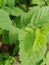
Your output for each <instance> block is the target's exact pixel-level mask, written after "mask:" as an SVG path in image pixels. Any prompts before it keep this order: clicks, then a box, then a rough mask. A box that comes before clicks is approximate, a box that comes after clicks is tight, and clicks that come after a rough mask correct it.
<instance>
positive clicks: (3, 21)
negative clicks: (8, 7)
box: [0, 9, 12, 30]
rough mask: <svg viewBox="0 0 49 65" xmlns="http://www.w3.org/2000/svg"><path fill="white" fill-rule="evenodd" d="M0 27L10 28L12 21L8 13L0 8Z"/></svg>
mask: <svg viewBox="0 0 49 65" xmlns="http://www.w3.org/2000/svg"><path fill="white" fill-rule="evenodd" d="M0 28H2V29H6V30H10V29H11V28H12V21H11V20H10V18H9V15H8V13H7V12H6V11H5V10H3V9H0Z"/></svg>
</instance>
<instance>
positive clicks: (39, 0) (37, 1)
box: [32, 0, 45, 6]
mask: <svg viewBox="0 0 49 65" xmlns="http://www.w3.org/2000/svg"><path fill="white" fill-rule="evenodd" d="M32 4H38V5H39V6H42V5H44V4H45V1H44V0H32Z"/></svg>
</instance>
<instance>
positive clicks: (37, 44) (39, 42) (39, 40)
mask: <svg viewBox="0 0 49 65" xmlns="http://www.w3.org/2000/svg"><path fill="white" fill-rule="evenodd" d="M45 44H46V37H45V35H44V34H43V33H41V31H40V29H37V30H36V38H35V41H34V45H33V50H39V49H40V48H41V47H42V46H44V45H45Z"/></svg>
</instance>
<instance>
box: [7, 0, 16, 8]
mask: <svg viewBox="0 0 49 65" xmlns="http://www.w3.org/2000/svg"><path fill="white" fill-rule="evenodd" d="M6 4H7V5H8V6H9V7H12V8H13V7H14V6H15V1H14V0H6Z"/></svg>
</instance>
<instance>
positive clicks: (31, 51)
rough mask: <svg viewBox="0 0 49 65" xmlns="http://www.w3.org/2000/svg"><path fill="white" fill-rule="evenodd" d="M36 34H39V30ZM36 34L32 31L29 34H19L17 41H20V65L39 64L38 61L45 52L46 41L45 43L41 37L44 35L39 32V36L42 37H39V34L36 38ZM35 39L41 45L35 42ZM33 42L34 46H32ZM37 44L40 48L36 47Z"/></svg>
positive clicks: (23, 32)
mask: <svg viewBox="0 0 49 65" xmlns="http://www.w3.org/2000/svg"><path fill="white" fill-rule="evenodd" d="M38 32H40V30H39V31H38ZM38 32H37V31H36V33H35V32H32V31H31V32H29V31H23V30H21V31H20V32H19V40H20V45H19V47H20V51H19V55H20V61H21V65H36V63H37V62H39V60H41V59H42V58H43V57H44V54H45V52H46V47H45V43H46V41H45V37H43V36H44V35H43V34H42V33H41V32H40V34H42V36H40V34H39V37H38V34H37V33H38ZM35 34H36V35H35ZM37 37H38V38H37ZM42 37H43V38H44V40H43V38H42ZM36 39H38V40H40V41H42V44H41V42H40V41H39V42H38V41H36ZM35 42H36V44H34V43H35ZM38 44H40V47H38ZM35 47H36V48H35ZM35 58H36V59H35Z"/></svg>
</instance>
